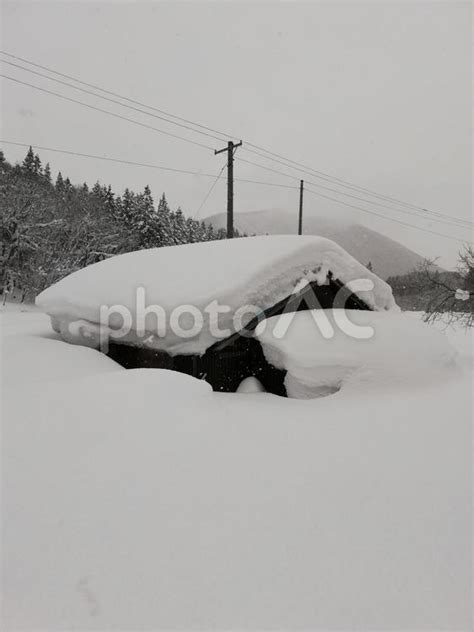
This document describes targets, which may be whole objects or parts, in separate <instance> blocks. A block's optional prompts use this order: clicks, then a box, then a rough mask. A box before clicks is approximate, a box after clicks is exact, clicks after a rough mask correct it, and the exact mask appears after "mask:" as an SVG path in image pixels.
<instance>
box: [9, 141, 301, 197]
mask: <svg viewBox="0 0 474 632" xmlns="http://www.w3.org/2000/svg"><path fill="white" fill-rule="evenodd" d="M0 143H4V144H5V145H16V146H18V147H30V145H31V143H18V142H15V141H12V140H3V139H0ZM32 146H33V147H34V148H35V149H40V150H41V151H52V152H54V153H59V154H67V155H69V156H78V157H81V158H92V159H94V160H105V161H107V162H115V163H119V164H124V165H131V166H134V167H146V168H148V169H159V170H163V171H173V172H176V173H184V174H188V175H191V176H198V177H204V178H215V177H216V174H215V173H203V172H202V171H189V170H187V169H178V168H177V167H165V166H164V165H152V164H149V163H146V162H136V161H133V160H125V159H122V158H111V157H110V156H98V155H96V154H86V153H82V152H78V151H70V150H67V149H58V148H56V147H45V146H43V145H34V144H33V145H32ZM224 166H225V165H224ZM235 180H236V182H244V183H248V184H258V185H262V186H269V187H279V188H280V187H282V188H285V189H296V187H292V186H289V185H286V184H277V183H275V182H263V181H260V180H247V179H246V178H235Z"/></svg>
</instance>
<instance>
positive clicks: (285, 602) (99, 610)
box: [1, 312, 472, 632]
mask: <svg viewBox="0 0 474 632" xmlns="http://www.w3.org/2000/svg"><path fill="white" fill-rule="evenodd" d="M413 321H414V322H415V323H416V319H415V318H414V317H413ZM420 327H427V328H428V329H427V330H428V331H430V333H431V332H432V329H431V328H429V326H428V325H420ZM2 331H3V337H4V343H7V344H4V347H3V350H4V353H3V358H2V359H3V368H4V372H5V373H10V367H11V366H15V373H16V377H15V376H14V375H12V376H11V380H10V384H9V385H8V386H7V385H5V388H4V393H3V394H4V398H3V413H4V414H3V426H2V456H3V463H2V468H3V470H2V514H1V515H2V538H3V540H2V545H3V546H2V549H3V556H2V573H3V580H2V602H3V603H2V606H3V608H2V618H3V621H2V624H3V627H2V629H5V630H15V629H22V630H30V631H33V630H34V631H38V630H45V631H46V630H47V631H48V632H51V631H53V630H57V631H59V630H61V631H65V630H72V629H77V630H88V631H89V630H94V631H99V630H107V631H117V632H118V631H119V630H120V631H124V630H139V629H147V630H158V629H280V630H281V629H284V630H294V629H331V630H355V629H358V630H367V629H378V630H386V629H391V630H395V629H397V630H402V629H403V630H408V629H411V630H415V629H425V630H449V631H452V630H468V629H471V627H472V626H471V570H472V567H471V537H472V524H471V503H472V487H471V462H472V461H471V459H472V454H471V450H472V443H471V413H472V395H471V381H472V373H471V371H469V372H468V371H467V369H468V367H471V368H472V351H471V350H470V347H469V344H470V338H469V336H467V335H466V334H464V332H462V331H460V332H454V333H455V335H454V337H453V340H454V341H455V343H456V344H457V346H458V349H459V350H461V351H463V356H462V357H463V366H464V371H463V372H461V374H459V373H458V372H456V371H453V372H451V373H449V372H447V373H446V374H445V376H444V379H442V380H436V381H435V382H433V383H431V384H430V383H427V381H426V380H420V381H419V382H418V383H417V385H416V387H413V386H410V387H409V386H408V385H407V384H405V383H396V384H394V386H393V388H391V389H388V388H377V383H376V382H375V381H371V382H370V389H367V388H365V386H364V385H363V384H361V385H360V387H359V388H356V387H352V386H351V387H350V388H349V387H348V388H343V389H342V390H341V391H339V392H338V393H336V394H335V395H332V396H330V397H325V398H320V399H312V400H306V401H305V400H295V399H284V398H281V397H276V396H273V395H269V394H266V393H256V394H251V393H245V394H242V395H239V394H220V393H213V392H212V391H211V390H210V387H209V386H208V385H207V384H206V383H205V382H202V381H197V380H195V379H193V378H191V377H189V376H186V375H182V374H178V373H171V372H167V371H161V370H151V369H148V370H134V371H126V370H124V369H122V368H121V367H119V366H117V365H115V364H114V363H112V362H110V361H109V360H108V359H107V358H104V356H103V355H101V354H100V353H99V352H97V351H94V350H91V349H82V348H79V347H73V346H71V345H67V344H65V343H63V342H61V341H60V340H59V336H56V335H55V334H51V332H50V328H49V323H48V321H47V318H46V317H45V316H44V315H43V314H39V313H8V312H7V313H6V315H5V316H4V321H3V326H2ZM420 332H421V330H420ZM447 333H448V335H449V336H450V337H451V335H452V331H451V330H448V332H447ZM427 336H429V334H427ZM296 342H297V341H296ZM412 343H413V340H412V341H411V343H410V344H412ZM336 344H337V341H336ZM60 349H61V351H59V350H60ZM392 351H393V349H392ZM405 352H406V353H407V357H409V352H410V347H409V346H407V347H406V349H405ZM426 352H427V353H433V355H432V356H431V357H432V358H433V362H434V363H436V362H438V361H439V356H437V355H436V354H437V353H438V352H437V351H435V352H432V351H430V350H429V349H426ZM40 354H41V356H40V357H38V356H39V355H40ZM16 357H18V358H20V357H21V358H22V359H21V362H17V363H16V365H15V364H14V363H15V358H16ZM42 358H44V360H43V361H42ZM22 366H23V371H22V370H21V369H22ZM77 366H80V367H82V369H81V371H82V375H78V373H77ZM432 368H433V369H436V367H432ZM86 372H87V373H88V376H87V377H86V376H85V373H86Z"/></svg>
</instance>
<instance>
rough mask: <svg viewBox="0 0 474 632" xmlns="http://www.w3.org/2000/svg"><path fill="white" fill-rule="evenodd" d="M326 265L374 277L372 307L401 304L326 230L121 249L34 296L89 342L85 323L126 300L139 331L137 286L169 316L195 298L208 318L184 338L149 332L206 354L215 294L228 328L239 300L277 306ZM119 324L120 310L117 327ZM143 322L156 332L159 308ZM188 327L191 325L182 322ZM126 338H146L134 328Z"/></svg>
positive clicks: (350, 277)
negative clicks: (224, 310)
mask: <svg viewBox="0 0 474 632" xmlns="http://www.w3.org/2000/svg"><path fill="white" fill-rule="evenodd" d="M328 271H330V272H331V273H332V274H333V277H334V278H337V279H339V280H340V281H341V282H343V283H345V284H348V283H349V282H351V281H354V280H357V279H368V280H369V282H370V281H371V282H372V283H373V288H372V289H370V290H366V291H360V292H357V294H358V295H359V296H360V297H361V298H362V299H363V300H364V301H365V302H366V303H367V304H368V305H369V306H370V307H371V308H373V309H374V310H392V309H397V307H396V304H395V302H394V299H393V296H392V291H391V289H390V287H389V286H388V285H387V284H386V283H385V282H384V281H382V280H381V279H379V278H378V277H377V276H376V275H374V274H373V273H372V272H370V271H369V270H367V269H366V268H365V267H364V266H362V265H361V264H360V263H359V262H358V261H356V260H355V259H354V258H353V257H351V256H350V255H349V254H348V253H347V252H345V251H344V250H343V249H342V248H341V247H340V246H338V245H337V244H335V243H334V242H332V241H330V240H328V239H324V238H322V237H315V236H295V235H284V236H271V237H269V236H265V237H249V238H242V239H234V240H223V241H214V242H206V243H200V244H188V245H184V246H171V247H166V248H154V249H150V250H141V251H137V252H132V253H128V254H124V255H120V256H117V257H113V258H111V259H107V260H105V261H102V262H100V263H97V264H94V265H91V266H88V267H87V268H84V269H82V270H79V271H78V272H75V273H73V274H71V275H70V276H68V277H67V278H65V279H63V280H61V281H60V282H59V283H56V284H55V285H53V286H52V287H50V288H48V289H47V290H45V291H44V292H42V293H41V294H40V295H39V296H38V298H37V301H36V302H37V305H38V306H39V307H40V308H41V309H42V310H43V311H45V312H46V313H48V314H49V315H50V316H51V317H52V318H53V323H54V325H55V327H56V328H57V329H58V330H59V329H61V332H62V334H63V336H64V337H66V338H71V341H77V342H80V343H81V344H82V343H84V342H87V341H85V340H84V339H81V333H84V331H85V330H87V323H98V322H100V308H101V306H112V305H121V306H124V307H126V308H127V309H128V310H129V312H130V314H131V317H132V330H135V328H136V324H137V322H136V321H137V319H136V307H137V289H139V288H143V291H144V294H143V296H144V302H145V305H146V306H150V305H159V306H160V307H162V308H163V309H164V310H165V312H166V314H167V315H169V314H170V313H171V312H172V311H173V310H174V309H175V308H178V307H180V306H183V305H191V306H193V307H195V308H197V309H198V310H200V311H201V312H202V313H203V317H204V323H203V327H202V329H201V331H200V333H199V335H198V336H196V337H195V338H193V339H190V338H188V339H186V340H185V341H183V340H182V338H175V337H173V335H172V332H169V331H167V335H166V339H163V337H161V338H159V339H150V338H149V336H145V338H148V340H149V342H150V345H151V346H153V347H154V348H164V349H167V350H168V351H170V352H171V353H182V352H186V353H200V352H203V351H205V349H206V348H207V347H208V346H209V345H211V344H212V343H213V342H215V337H214V336H212V335H211V334H210V332H209V323H208V320H209V316H208V314H207V313H206V312H205V311H203V310H205V308H206V306H208V305H209V304H211V303H212V302H213V301H216V300H217V301H218V302H219V304H221V305H227V306H229V307H230V310H229V312H228V313H227V314H222V315H220V316H219V323H220V326H221V327H222V328H225V327H227V326H228V325H229V324H230V323H231V322H232V317H233V315H234V314H235V312H236V310H237V309H238V308H240V307H241V306H243V305H254V306H256V307H258V308H261V309H266V308H268V307H271V306H272V305H274V304H275V303H277V302H278V301H280V300H281V299H283V298H285V297H286V296H288V295H289V294H291V293H292V292H293V291H294V289H295V286H296V285H297V284H298V283H299V282H301V280H302V279H303V280H307V281H317V282H318V283H324V282H325V281H326V276H327V273H328ZM253 315H254V314H251V315H249V317H248V320H250V318H251V317H252V316H253ZM184 320H186V317H184ZM74 321H85V322H81V323H80V326H79V327H76V330H77V331H76V333H75V332H74V331H73V332H72V334H70V333H69V331H68V332H66V330H65V326H64V325H65V324H67V325H68V327H69V324H70V323H71V322H74ZM120 324H121V319H120V318H119V317H118V316H117V324H116V326H117V327H118V326H120ZM244 324H245V322H244ZM145 325H146V326H145V329H146V332H147V334H151V336H152V338H153V335H155V334H156V333H157V321H156V314H148V315H147V317H146V321H145ZM114 326H115V325H114V323H112V327H114ZM183 328H187V325H186V324H183ZM89 334H90V332H89ZM74 338H76V340H74ZM122 342H131V343H134V344H138V343H139V342H140V341H137V340H136V339H134V337H133V335H131V336H129V338H128V339H126V338H124V339H123V340H122Z"/></svg>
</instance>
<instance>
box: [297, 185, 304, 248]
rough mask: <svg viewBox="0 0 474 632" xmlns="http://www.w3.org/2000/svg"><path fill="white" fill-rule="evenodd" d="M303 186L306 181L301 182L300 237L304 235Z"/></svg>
mask: <svg viewBox="0 0 474 632" xmlns="http://www.w3.org/2000/svg"><path fill="white" fill-rule="evenodd" d="M303 186H304V180H300V213H299V217H298V235H302V234H303Z"/></svg>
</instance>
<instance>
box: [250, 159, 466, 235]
mask: <svg viewBox="0 0 474 632" xmlns="http://www.w3.org/2000/svg"><path fill="white" fill-rule="evenodd" d="M238 160H240V161H241V162H245V163H247V164H249V165H253V166H255V167H259V168H260V169H265V170H266V171H270V172H272V173H275V174H278V175H281V176H285V177H286V178H291V179H292V180H296V181H299V178H297V177H296V176H292V175H290V174H287V173H284V172H283V171H279V170H277V169H272V168H271V167H266V166H265V165H261V164H259V163H257V162H253V161H251V160H246V159H245V158H238ZM305 183H306V184H309V185H310V186H314V187H316V188H318V189H324V190H326V191H330V192H332V193H335V194H336V195H343V196H345V197H349V198H352V199H355V200H359V201H361V202H365V203H367V204H372V205H374V206H377V207H381V208H385V209H387V210H389V211H395V212H397V213H405V214H406V215H411V216H412V217H417V218H419V219H422V220H425V221H430V222H439V223H441V224H446V225H448V226H456V227H458V228H472V226H473V224H472V223H471V222H467V220H466V221H465V224H466V225H464V224H460V223H458V222H455V221H450V220H445V219H441V218H437V217H426V215H421V214H418V213H413V212H412V211H408V210H404V209H400V208H395V207H392V206H387V205H386V204H381V203H378V202H372V201H371V200H367V199H366V198H361V197H358V196H357V195H352V194H350V193H345V192H344V191H338V190H337V189H332V188H331V187H326V186H324V185H322V184H318V183H316V182H311V181H310V180H306V181H305Z"/></svg>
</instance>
